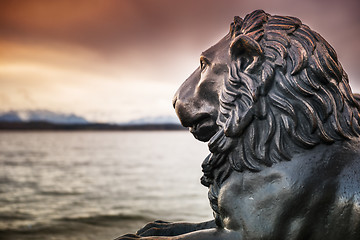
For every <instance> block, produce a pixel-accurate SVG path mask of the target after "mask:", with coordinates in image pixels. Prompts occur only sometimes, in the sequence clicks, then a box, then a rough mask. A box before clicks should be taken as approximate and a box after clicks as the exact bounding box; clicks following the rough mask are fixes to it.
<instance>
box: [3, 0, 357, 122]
mask: <svg viewBox="0 0 360 240" xmlns="http://www.w3.org/2000/svg"><path fill="white" fill-rule="evenodd" d="M256 9H263V10H265V11H266V12H268V13H270V14H275V15H287V16H295V17H298V18H300V19H301V20H302V22H303V23H304V24H306V25H308V26H310V28H312V29H313V30H315V31H317V32H319V33H320V34H321V35H322V36H323V37H324V38H325V39H326V40H327V41H328V42H329V43H330V44H331V45H332V46H333V47H334V48H335V50H336V51H337V53H338V57H339V59H340V62H341V63H342V65H343V68H344V69H345V71H346V72H347V73H348V75H349V79H350V84H351V86H352V89H353V91H354V92H359V93H360V68H359V66H358V65H359V64H358V59H359V56H360V44H359V38H360V14H359V12H360V2H359V1H358V0H341V1H339V0H338V1H335V0H317V1H313V0H301V1H300V0H298V1H294V0H272V1H270V0H246V1H245V0H222V1H215V0H214V1H209V0H208V1H206V0H196V1H195V0H182V1H175V0H102V1H101V0H96V1H95V0H62V1H48V0H27V1H20V0H2V1H0V111H7V110H27V109H30V110H35V109H43V110H50V111H57V112H62V113H75V114H77V115H80V116H83V117H85V118H87V119H88V120H91V121H99V122H126V121H129V120H133V119H138V118H144V117H156V116H174V117H175V112H174V110H173V109H172V106H171V100H172V97H173V95H174V93H175V92H176V90H177V88H178V87H179V86H180V85H181V83H182V82H183V81H184V80H185V79H186V78H187V77H188V76H189V75H190V74H191V73H192V72H193V70H194V69H195V68H197V66H198V65H199V56H200V54H201V52H203V51H204V50H206V49H207V48H209V47H210V46H212V45H214V44H215V43H216V42H217V41H218V40H220V38H222V36H224V35H225V34H226V33H227V32H228V30H229V25H230V23H231V21H232V20H233V17H234V16H240V17H245V15H246V14H247V13H250V12H252V11H253V10H256Z"/></svg>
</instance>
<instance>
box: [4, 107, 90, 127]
mask: <svg viewBox="0 0 360 240" xmlns="http://www.w3.org/2000/svg"><path fill="white" fill-rule="evenodd" d="M0 122H14V123H26V122H48V123H54V124H87V123H88V121H87V120H86V119H85V118H83V117H80V116H77V115H75V114H64V113H56V112H52V111H48V110H24V111H7V112H0Z"/></svg>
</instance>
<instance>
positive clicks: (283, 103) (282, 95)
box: [202, 10, 360, 200]
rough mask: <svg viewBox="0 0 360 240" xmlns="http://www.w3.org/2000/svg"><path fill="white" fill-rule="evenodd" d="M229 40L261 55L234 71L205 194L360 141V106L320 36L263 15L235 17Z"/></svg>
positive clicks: (207, 167)
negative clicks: (243, 41)
mask: <svg viewBox="0 0 360 240" xmlns="http://www.w3.org/2000/svg"><path fill="white" fill-rule="evenodd" d="M229 34H230V36H231V37H232V38H233V39H234V38H236V37H237V36H240V35H245V36H246V37H247V38H248V39H250V40H251V41H252V43H251V44H252V45H254V46H256V48H258V49H259V52H260V54H259V56H258V57H253V58H252V57H249V56H247V57H241V58H240V59H238V60H233V61H232V63H231V66H229V79H228V81H225V85H224V86H223V89H222V92H221V96H220V116H219V117H218V124H219V125H221V126H222V130H221V131H219V132H218V133H217V134H216V135H215V136H214V137H213V138H212V139H211V140H210V142H209V149H210V151H211V154H210V155H209V156H208V157H207V159H205V161H204V163H203V171H204V176H203V178H202V183H203V184H204V185H205V186H209V185H211V184H213V183H214V182H216V183H217V184H216V185H221V183H222V182H223V181H224V180H225V179H226V178H227V177H228V176H229V174H230V173H231V172H232V171H234V170H235V171H244V170H246V169H247V170H250V171H261V169H262V168H264V167H266V166H267V167H270V166H272V165H273V164H274V163H277V162H280V161H284V160H285V161H287V160H290V159H291V157H292V156H293V155H294V154H295V153H296V152H299V151H300V150H301V149H311V148H313V147H315V146H317V145H319V144H332V143H334V142H336V141H343V140H349V139H351V138H354V137H359V135H360V126H359V124H360V114H359V111H360V105H359V103H358V101H357V100H356V99H355V98H354V95H353V94H352V92H351V89H350V86H349V82H348V77H347V75H346V73H345V72H344V71H343V69H342V67H341V64H340V63H339V61H338V59H337V56H336V53H335V51H334V49H333V48H332V47H331V46H330V45H329V44H328V43H327V42H326V41H325V39H323V38H322V37H321V36H320V35H319V34H318V33H316V32H314V31H312V30H311V29H310V28H309V27H308V26H306V25H303V24H302V23H301V21H300V20H299V19H297V18H293V17H284V16H271V15H269V14H267V13H265V12H263V11H260V10H258V11H255V12H253V13H251V14H249V15H247V16H246V17H245V18H244V20H243V19H241V18H240V17H235V18H234V22H233V23H232V24H231V26H230V32H229ZM244 62H247V63H248V64H247V65H248V66H249V67H248V68H246V69H245V70H244V68H243V67H242V66H243V65H244ZM211 191H212V190H211ZM214 191H215V190H214ZM212 195H216V194H215V193H211V192H210V193H209V197H210V200H211V196H212Z"/></svg>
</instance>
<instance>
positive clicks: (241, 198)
mask: <svg viewBox="0 0 360 240" xmlns="http://www.w3.org/2000/svg"><path fill="white" fill-rule="evenodd" d="M259 175H261V176H259ZM292 188H293V186H291V184H290V181H289V178H288V176H287V175H285V174H283V173H282V172H276V171H274V170H273V169H270V168H269V169H268V170H267V171H266V170H265V171H263V172H261V173H251V172H244V173H238V172H234V173H233V174H232V176H231V177H230V178H229V179H228V180H227V181H226V182H225V184H224V185H223V186H222V188H221V190H220V194H219V210H220V217H221V219H222V221H223V225H224V227H225V228H227V229H229V230H236V231H241V232H242V234H243V236H248V237H250V236H251V237H256V238H261V237H264V236H271V235H273V234H274V231H276V226H275V225H276V224H277V223H278V219H277V218H278V217H279V216H282V215H283V211H284V204H285V202H286V201H288V200H289V198H290V197H291V196H293V194H291V192H292Z"/></svg>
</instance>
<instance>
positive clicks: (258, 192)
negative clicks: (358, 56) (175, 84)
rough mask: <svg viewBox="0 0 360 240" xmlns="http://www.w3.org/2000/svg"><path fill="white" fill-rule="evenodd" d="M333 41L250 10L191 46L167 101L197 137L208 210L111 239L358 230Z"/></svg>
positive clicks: (354, 141)
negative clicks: (197, 52)
mask: <svg viewBox="0 0 360 240" xmlns="http://www.w3.org/2000/svg"><path fill="white" fill-rule="evenodd" d="M359 99H360V98H359V96H358V95H354V94H353V93H352V92H351V89H350V86H349V81H348V77H347V75H346V73H345V72H344V70H343V69H342V67H341V64H340V62H339V61H338V59H337V55H336V53H335V51H334V49H333V48H332V47H331V46H330V45H329V44H328V43H327V42H326V41H325V40H324V39H323V38H322V37H321V36H320V35H319V34H318V33H316V32H314V31H312V30H311V29H310V28H309V27H308V26H306V25H304V24H302V23H301V21H300V20H299V19H297V18H294V17H285V16H272V15H269V14H267V13H265V12H264V11H261V10H257V11H254V12H252V13H250V14H248V15H247V16H246V17H245V18H244V19H242V18H240V17H235V18H234V22H233V23H231V26H230V31H229V33H228V34H227V35H226V36H225V37H224V38H222V39H221V40H220V41H219V42H218V43H217V44H216V45H214V46H213V47H211V48H209V49H208V50H206V51H205V52H203V53H202V55H201V57H200V66H199V67H198V68H197V69H196V70H195V72H194V73H193V74H192V75H191V76H190V77H189V78H188V79H187V80H186V81H185V82H184V83H183V85H182V86H181V87H180V89H179V90H178V91H177V93H176V95H175V97H174V100H173V104H174V107H175V110H176V113H177V115H178V117H179V119H180V120H181V123H182V125H184V126H185V127H189V130H190V132H191V133H192V134H193V135H194V136H195V138H197V139H199V140H201V141H209V150H210V152H211V153H210V155H209V156H208V157H207V158H206V159H205V160H204V162H203V164H202V167H203V173H204V175H203V177H202V179H201V182H202V184H203V185H205V186H206V187H208V188H209V200H210V205H211V207H212V209H213V213H214V220H212V221H209V222H205V223H198V224H191V223H167V222H162V221H157V222H154V223H150V224H148V225H147V226H145V227H144V228H142V229H141V230H139V231H138V233H137V234H135V235H133V234H129V235H125V236H123V237H120V238H119V239H174V240H175V239H177V240H178V239H187V240H193V239H196V240H199V239H204V240H205V239H206V240H211V239H219V240H220V239H221V240H227V239H228V240H242V239H244V240H247V239H264V240H265V239H266V240H270V239H273V240H280V239H286V240H288V239H291V240H292V239H297V240H309V239H311V240H322V239H326V240H335V239H336V240H338V239H346V240H359V239H360V137H359V135H360V114H359V111H360V104H359V101H358V100H359Z"/></svg>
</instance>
